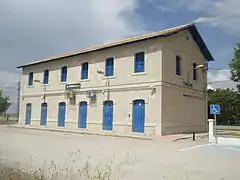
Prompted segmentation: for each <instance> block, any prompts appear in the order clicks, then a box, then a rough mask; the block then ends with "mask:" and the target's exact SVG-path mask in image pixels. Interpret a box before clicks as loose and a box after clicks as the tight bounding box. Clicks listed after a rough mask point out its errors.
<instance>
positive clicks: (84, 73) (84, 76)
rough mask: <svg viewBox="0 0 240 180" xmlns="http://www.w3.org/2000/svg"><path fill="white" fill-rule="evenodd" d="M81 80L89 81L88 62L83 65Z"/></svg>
mask: <svg viewBox="0 0 240 180" xmlns="http://www.w3.org/2000/svg"><path fill="white" fill-rule="evenodd" d="M81 79H88V62H85V63H83V64H82V72H81Z"/></svg>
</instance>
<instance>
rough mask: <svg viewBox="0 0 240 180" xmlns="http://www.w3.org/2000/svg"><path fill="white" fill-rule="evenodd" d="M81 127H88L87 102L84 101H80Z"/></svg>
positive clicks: (79, 125)
mask: <svg viewBox="0 0 240 180" xmlns="http://www.w3.org/2000/svg"><path fill="white" fill-rule="evenodd" d="M78 127H79V128H87V102H86V101H83V102H80V103H79V119H78Z"/></svg>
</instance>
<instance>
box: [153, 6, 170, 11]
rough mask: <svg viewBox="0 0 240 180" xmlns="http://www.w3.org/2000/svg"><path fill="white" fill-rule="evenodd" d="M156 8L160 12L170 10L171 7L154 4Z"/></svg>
mask: <svg viewBox="0 0 240 180" xmlns="http://www.w3.org/2000/svg"><path fill="white" fill-rule="evenodd" d="M156 9H158V10H160V11H162V12H172V11H173V9H171V8H168V7H165V6H156Z"/></svg>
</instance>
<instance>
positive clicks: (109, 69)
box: [105, 58, 114, 76]
mask: <svg viewBox="0 0 240 180" xmlns="http://www.w3.org/2000/svg"><path fill="white" fill-rule="evenodd" d="M113 75H114V59H113V58H108V59H107V60H106V70H105V76H113Z"/></svg>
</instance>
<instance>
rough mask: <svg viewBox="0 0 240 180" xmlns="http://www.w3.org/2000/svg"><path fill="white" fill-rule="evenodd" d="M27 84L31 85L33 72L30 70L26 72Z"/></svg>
mask: <svg viewBox="0 0 240 180" xmlns="http://www.w3.org/2000/svg"><path fill="white" fill-rule="evenodd" d="M28 85H29V86H32V85H33V72H30V73H29V74H28Z"/></svg>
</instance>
